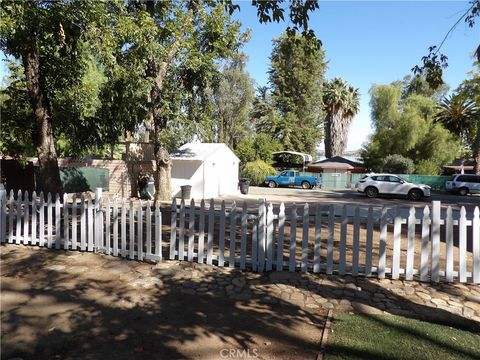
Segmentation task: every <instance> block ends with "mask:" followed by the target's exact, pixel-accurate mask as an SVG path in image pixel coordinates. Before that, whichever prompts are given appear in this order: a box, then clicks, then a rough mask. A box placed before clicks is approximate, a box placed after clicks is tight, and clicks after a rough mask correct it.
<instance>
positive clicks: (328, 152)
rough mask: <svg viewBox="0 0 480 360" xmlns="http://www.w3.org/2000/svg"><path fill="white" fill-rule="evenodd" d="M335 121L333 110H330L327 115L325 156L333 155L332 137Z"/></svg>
mask: <svg viewBox="0 0 480 360" xmlns="http://www.w3.org/2000/svg"><path fill="white" fill-rule="evenodd" d="M332 122H333V111H329V112H328V115H327V119H326V121H325V140H324V144H325V157H326V158H327V159H328V158H331V157H332V139H331V129H330V127H331V123H332Z"/></svg>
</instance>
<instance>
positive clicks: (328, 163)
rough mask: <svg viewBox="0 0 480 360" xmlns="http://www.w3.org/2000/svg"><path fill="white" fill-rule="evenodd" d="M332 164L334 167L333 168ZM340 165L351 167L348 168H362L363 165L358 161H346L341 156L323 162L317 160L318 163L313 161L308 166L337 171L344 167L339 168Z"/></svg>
mask: <svg viewBox="0 0 480 360" xmlns="http://www.w3.org/2000/svg"><path fill="white" fill-rule="evenodd" d="M332 164H334V165H335V166H333V165H332ZM340 164H344V165H349V166H351V167H350V168H358V167H360V168H364V167H365V165H364V164H363V163H361V162H358V161H353V160H350V159H346V158H344V157H342V156H333V157H331V158H328V159H324V160H319V161H314V162H313V163H311V164H310V166H318V167H328V168H331V167H333V168H337V169H343V168H344V167H340ZM345 168H346V169H349V167H345Z"/></svg>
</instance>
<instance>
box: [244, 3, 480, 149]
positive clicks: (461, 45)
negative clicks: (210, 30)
mask: <svg viewBox="0 0 480 360" xmlns="http://www.w3.org/2000/svg"><path fill="white" fill-rule="evenodd" d="M238 3H239V4H240V7H241V10H240V12H239V13H238V14H237V15H236V18H237V19H239V20H240V21H241V22H242V24H243V25H244V27H245V28H247V27H248V28H250V29H251V30H252V39H251V41H250V42H249V43H248V44H247V45H246V46H245V49H244V50H245V52H246V53H247V54H248V56H249V62H248V66H247V70H248V71H249V72H250V74H251V76H252V77H253V78H254V79H255V80H256V82H257V84H258V85H267V84H268V74H267V71H268V67H269V56H270V53H271V49H272V45H271V40H272V39H273V38H276V37H278V36H279V35H280V34H281V33H282V31H283V30H284V29H285V28H286V26H287V24H285V23H280V24H266V25H263V24H259V23H258V20H257V17H256V12H255V8H253V7H252V6H251V5H250V1H241V2H238ZM468 7H469V4H468V2H465V1H449V2H446V1H441V2H440V1H368V2H367V1H320V9H319V10H317V11H316V12H315V13H314V14H313V15H312V16H311V27H312V28H313V29H314V30H315V33H316V34H317V36H318V37H319V38H320V39H321V40H322V42H323V46H324V50H325V53H326V59H327V60H328V61H329V65H328V70H327V73H326V77H327V78H332V77H336V76H339V77H342V78H343V79H345V80H347V81H348V82H349V83H350V84H351V85H353V86H355V87H357V88H359V89H360V93H361V104H360V112H359V114H358V115H357V116H356V117H355V118H354V120H353V122H352V127H351V129H350V134H349V141H348V147H347V149H348V150H356V149H358V148H360V146H361V144H362V143H363V142H364V141H366V140H367V136H368V134H369V133H371V131H372V130H371V128H370V107H369V105H368V103H369V100H370V97H369V95H368V91H369V89H370V87H371V86H372V84H375V83H377V84H383V83H390V82H392V81H395V80H399V79H402V78H403V77H404V76H405V75H408V74H410V69H411V68H412V67H413V66H414V65H416V64H420V61H421V58H422V56H423V55H426V53H427V48H428V47H429V46H431V45H435V44H438V43H440V42H441V41H442V39H443V37H444V36H445V35H446V34H447V32H448V30H449V29H450V27H451V26H452V25H453V24H454V23H455V22H456V21H457V19H458V18H459V17H460V16H461V14H463V12H464V11H465V10H466V9H468ZM479 42H480V26H479V24H478V23H477V25H476V26H475V27H474V28H468V26H467V25H466V24H465V23H464V22H463V21H462V22H461V23H460V24H459V25H458V27H457V28H456V29H455V30H454V31H453V33H452V34H451V35H450V36H449V38H448V39H447V41H446V42H445V44H444V46H443V47H442V50H443V52H444V53H445V54H446V55H447V56H448V59H449V61H448V62H449V67H448V68H447V69H446V70H445V72H444V80H445V81H446V82H447V83H448V84H449V85H450V87H451V88H452V89H454V88H456V87H457V86H458V85H459V84H460V82H461V81H462V80H464V79H465V78H466V77H467V76H468V75H467V73H468V71H469V70H471V69H472V68H473V67H472V64H473V58H472V54H473V52H474V50H475V49H476V47H477V46H478V44H479ZM322 148H323V144H322Z"/></svg>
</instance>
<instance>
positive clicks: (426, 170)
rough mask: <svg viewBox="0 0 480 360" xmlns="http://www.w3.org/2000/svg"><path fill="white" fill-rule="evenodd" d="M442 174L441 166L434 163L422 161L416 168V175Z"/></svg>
mask: <svg viewBox="0 0 480 360" xmlns="http://www.w3.org/2000/svg"><path fill="white" fill-rule="evenodd" d="M440 172H441V168H440V166H438V164H436V163H435V162H433V161H431V160H430V161H429V160H424V161H420V162H419V163H418V164H417V166H415V173H416V174H422V175H439V174H440Z"/></svg>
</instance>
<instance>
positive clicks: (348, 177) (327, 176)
mask: <svg viewBox="0 0 480 360" xmlns="http://www.w3.org/2000/svg"><path fill="white" fill-rule="evenodd" d="M302 175H307V176H314V177H318V178H319V179H321V184H322V185H321V187H322V189H355V184H357V183H358V181H359V180H360V179H361V178H362V177H363V176H365V174H348V173H322V174H319V173H307V172H304V173H302ZM400 176H401V177H403V178H404V179H405V180H407V181H409V182H412V183H416V184H425V185H428V186H430V187H431V188H432V189H433V190H445V182H446V181H448V180H449V179H450V176H436V175H406V174H405V175H400Z"/></svg>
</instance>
